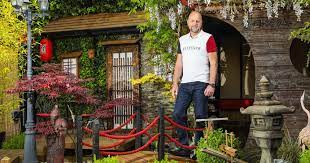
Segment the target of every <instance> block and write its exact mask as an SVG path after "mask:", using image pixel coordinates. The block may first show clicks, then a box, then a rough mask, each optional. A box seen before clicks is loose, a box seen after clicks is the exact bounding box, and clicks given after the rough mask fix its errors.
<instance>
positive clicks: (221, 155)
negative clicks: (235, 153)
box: [202, 148, 247, 163]
mask: <svg viewBox="0 0 310 163" xmlns="http://www.w3.org/2000/svg"><path fill="white" fill-rule="evenodd" d="M202 152H205V153H208V154H210V155H212V156H215V157H219V158H222V159H224V160H226V161H230V162H231V163H247V162H246V161H243V160H240V159H237V158H231V157H229V156H227V155H226V154H224V153H222V152H219V151H217V150H214V149H211V148H205V149H202Z"/></svg>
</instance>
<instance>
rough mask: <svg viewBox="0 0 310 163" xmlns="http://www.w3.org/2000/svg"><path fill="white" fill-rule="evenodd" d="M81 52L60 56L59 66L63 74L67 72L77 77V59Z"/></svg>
mask: <svg viewBox="0 0 310 163" xmlns="http://www.w3.org/2000/svg"><path fill="white" fill-rule="evenodd" d="M81 55H82V52H81V51H75V52H66V53H64V54H62V55H61V64H62V68H63V70H64V72H69V73H72V74H74V75H75V76H77V77H78V76H79V58H80V56H81Z"/></svg>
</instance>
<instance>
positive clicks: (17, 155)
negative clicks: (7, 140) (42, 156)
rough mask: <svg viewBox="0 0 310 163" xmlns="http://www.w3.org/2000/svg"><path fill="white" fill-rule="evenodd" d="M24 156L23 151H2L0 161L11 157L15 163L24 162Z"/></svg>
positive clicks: (0, 151)
mask: <svg viewBox="0 0 310 163" xmlns="http://www.w3.org/2000/svg"><path fill="white" fill-rule="evenodd" d="M23 155H24V150H23V149H0V160H1V159H2V158H3V157H5V156H6V157H9V158H10V159H11V161H13V162H15V163H19V162H22V158H23Z"/></svg>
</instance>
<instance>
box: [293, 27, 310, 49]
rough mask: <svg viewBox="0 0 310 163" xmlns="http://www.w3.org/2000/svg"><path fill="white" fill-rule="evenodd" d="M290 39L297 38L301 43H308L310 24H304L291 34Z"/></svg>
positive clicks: (309, 39) (309, 40) (309, 41)
mask: <svg viewBox="0 0 310 163" xmlns="http://www.w3.org/2000/svg"><path fill="white" fill-rule="evenodd" d="M290 38H291V39H292V38H298V39H300V40H301V41H303V42H306V43H308V44H309V43H310V22H305V26H304V27H302V28H299V29H296V30H294V31H292V32H291V36H290Z"/></svg>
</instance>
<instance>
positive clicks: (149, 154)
mask: <svg viewBox="0 0 310 163" xmlns="http://www.w3.org/2000/svg"><path fill="white" fill-rule="evenodd" d="M117 157H118V158H119V159H120V160H121V161H123V162H125V163H147V162H150V163H151V162H153V161H154V159H157V152H153V151H141V152H138V153H134V154H129V155H119V156H117ZM168 158H169V160H170V159H172V160H176V161H178V162H179V163H196V161H195V160H192V159H189V158H185V157H179V156H174V155H170V154H168Z"/></svg>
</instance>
